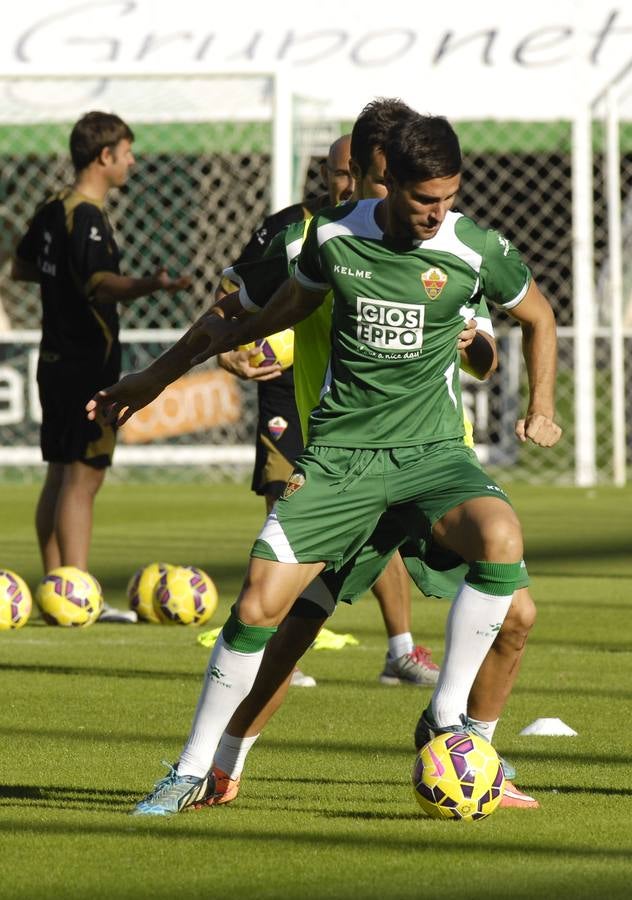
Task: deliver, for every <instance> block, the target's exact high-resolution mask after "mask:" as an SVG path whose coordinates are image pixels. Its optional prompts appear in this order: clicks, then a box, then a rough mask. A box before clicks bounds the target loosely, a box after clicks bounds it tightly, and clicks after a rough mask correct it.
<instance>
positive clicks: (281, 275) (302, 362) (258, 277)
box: [224, 219, 494, 442]
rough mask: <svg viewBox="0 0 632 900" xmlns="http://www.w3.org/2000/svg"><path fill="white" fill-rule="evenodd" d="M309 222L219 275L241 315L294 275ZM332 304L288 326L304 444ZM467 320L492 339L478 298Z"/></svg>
mask: <svg viewBox="0 0 632 900" xmlns="http://www.w3.org/2000/svg"><path fill="white" fill-rule="evenodd" d="M309 222H310V220H309V219H308V220H307V221H305V222H296V223H293V224H291V225H288V226H286V227H285V228H283V229H282V230H281V231H280V232H278V234H276V235H275V237H274V238H273V239H272V241H271V243H270V245H269V246H268V248H267V249H266V252H265V254H264V256H263V258H262V259H260V260H254V261H250V262H245V263H238V264H236V265H235V266H233V267H230V268H228V269H226V270H225V271H224V274H225V275H226V276H227V277H228V278H230V280H231V281H232V282H233V283H234V284H237V285H238V286H239V297H240V301H241V304H242V306H243V307H244V309H247V310H249V311H251V312H256V311H257V310H259V309H262V308H263V307H264V306H265V305H266V303H267V301H268V300H269V299H270V297H271V296H272V294H273V293H274V292H275V290H276V289H277V288H278V287H279V286H280V285H281V284H282V283H283V282H284V281H285V280H286V279H287V278H288V276H291V275H293V274H294V269H295V267H296V262H297V260H298V257H299V254H300V252H301V249H302V247H303V242H304V240H305V237H306V235H307V230H308V225H309ZM332 304H333V294H332V293H331V292H329V293H328V294H327V296H326V297H325V300H324V302H323V303H322V305H321V306H319V307H318V309H316V310H315V311H314V312H313V313H312V314H311V315H310V316H308V317H307V318H306V319H303V321H302V322H298V323H297V324H296V325H295V326H294V392H295V397H296V406H297V409H298V414H299V419H300V422H301V429H302V432H303V439H304V441H305V442H307V435H308V422H309V416H310V413H311V412H312V410H314V409H315V407H317V406H318V404H319V403H320V400H321V397H322V395H323V393H325V392H326V391H327V389H328V385H329V379H328V373H329V371H330V358H331V348H332V337H331V319H332ZM472 317H473V318H475V319H476V324H477V329H478V330H479V331H482V332H485V333H486V334H489V335H490V336H491V337H494V328H493V325H492V321H491V318H490V313H489V309H488V306H487V303H486V301H485V298H484V297H479V298H478V300H477V302H476V303H473V304H472V306H471V307H470V306H468V307H467V309H465V310H464V311H463V318H462V319H461V320H460V321H461V324H462V323H463V321H467V320H469V318H472ZM461 330H462V328H459V331H461ZM466 430H467V429H466ZM470 432H471V425H470Z"/></svg>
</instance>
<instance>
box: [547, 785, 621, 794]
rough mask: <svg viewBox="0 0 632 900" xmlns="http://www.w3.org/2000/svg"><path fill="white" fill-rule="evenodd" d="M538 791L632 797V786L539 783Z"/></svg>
mask: <svg viewBox="0 0 632 900" xmlns="http://www.w3.org/2000/svg"><path fill="white" fill-rule="evenodd" d="M537 791H538V793H540V792H542V791H548V792H549V793H552V794H573V795H575V794H584V795H588V796H590V797H594V796H595V795H596V796H599V797H632V788H605V787H589V788H586V787H576V786H574V785H559V784H556V785H552V784H539V785H538V786H537Z"/></svg>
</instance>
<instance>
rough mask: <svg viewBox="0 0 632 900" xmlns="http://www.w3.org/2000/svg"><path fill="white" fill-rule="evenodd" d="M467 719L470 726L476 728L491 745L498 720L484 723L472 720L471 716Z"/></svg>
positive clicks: (481, 720) (479, 720)
mask: <svg viewBox="0 0 632 900" xmlns="http://www.w3.org/2000/svg"><path fill="white" fill-rule="evenodd" d="M469 719H470V722H471V723H472V725H475V726H476V730H477V731H480V732H481V734H482V735H483V736H484V737H485V739H486V740H488V741H489V743H490V744H491V742H492V738H493V737H494V732H495V731H496V726H497V725H498V719H494V721H493V722H486V721H483V719H473V718H472V717H471V716H470V717H469Z"/></svg>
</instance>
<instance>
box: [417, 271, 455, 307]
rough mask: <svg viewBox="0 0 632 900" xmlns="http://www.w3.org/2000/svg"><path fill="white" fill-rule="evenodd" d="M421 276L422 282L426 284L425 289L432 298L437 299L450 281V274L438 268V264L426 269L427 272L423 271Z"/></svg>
mask: <svg viewBox="0 0 632 900" xmlns="http://www.w3.org/2000/svg"><path fill="white" fill-rule="evenodd" d="M420 277H421V283H422V284H423V286H424V291H425V292H426V294H427V295H428V297H430V299H431V300H436V299H437V297H438V296H439V294H440V293H441V291H442V290H443V289H444V287H445V286H446V284H447V283H448V276H447V275H446V273H445V272H444V271H443V270H442V269H439V268H437V266H433V267H432V268H431V269H426V271H425V272H422V273H421V276H420Z"/></svg>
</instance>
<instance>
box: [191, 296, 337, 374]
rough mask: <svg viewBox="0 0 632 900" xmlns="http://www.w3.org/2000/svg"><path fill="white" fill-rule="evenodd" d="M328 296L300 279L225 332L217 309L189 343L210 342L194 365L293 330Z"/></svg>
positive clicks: (227, 325) (198, 324)
mask: <svg viewBox="0 0 632 900" xmlns="http://www.w3.org/2000/svg"><path fill="white" fill-rule="evenodd" d="M326 295H327V291H308V290H307V289H306V288H304V287H303V286H302V285H300V284H299V283H298V282H297V281H296V279H294V278H292V279H289V280H288V281H285V282H283V284H282V285H281V286H280V287H279V288H278V289H277V290H276V291H275V293H274V294H273V295H272V297H271V298H270V300H269V301H268V303H266V305H265V306H264V307H263V309H262V310H261V311H260V312H257V313H255V315H246V316H243V317H242V318H240V319H232V320H231V321H230V322H226V323H225V329H224V330H223V331H220V330H219V329H218V327H217V324H216V322H214V321H213V318H214V316H213V315H212V314H213V313H214V312H215V308H213V310H211V313H210V314H207V315H206V316H203V317H202V318H201V319H199V320H198V321H197V322H196V324H195V325H194V326H193V328H192V329H191V334H190V338H189V340H191V341H196V342H197V341H199V340H200V339H201V338H203V337H205V338H206V340H207V347H206V349H205V350H204V352H202V353H198V354H197V355H196V356H195V357H194V358H193V360H192V362H193V363H194V364H197V363H200V362H203V361H204V360H205V359H208V358H209V356H214V355H215V354H216V353H225V352H226V351H227V350H232V349H233V347H236V346H237V345H238V344H247V343H249V342H250V341H254V340H256V339H257V338H263V337H267V335H269V334H275V333H276V332H277V331H281V330H282V329H283V328H289V326H290V325H295V324H296V322H300V321H302V320H303V319H306V318H307V316H309V315H310V313H312V312H313V311H314V310H315V309H317V307H319V306H320V305H321V303H322V302H323V300H324V299H325V297H326Z"/></svg>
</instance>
